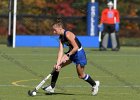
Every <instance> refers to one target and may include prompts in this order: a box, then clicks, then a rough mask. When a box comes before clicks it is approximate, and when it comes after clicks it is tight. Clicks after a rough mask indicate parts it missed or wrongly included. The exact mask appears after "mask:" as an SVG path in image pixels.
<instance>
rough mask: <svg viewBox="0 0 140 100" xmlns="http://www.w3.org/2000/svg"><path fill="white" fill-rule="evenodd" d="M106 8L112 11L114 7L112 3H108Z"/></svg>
mask: <svg viewBox="0 0 140 100" xmlns="http://www.w3.org/2000/svg"><path fill="white" fill-rule="evenodd" d="M107 6H108V8H109V9H112V8H113V6H114V4H113V2H112V1H109V2H108V3H107Z"/></svg>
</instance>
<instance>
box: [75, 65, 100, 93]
mask: <svg viewBox="0 0 140 100" xmlns="http://www.w3.org/2000/svg"><path fill="white" fill-rule="evenodd" d="M76 70H77V74H78V76H79V78H80V79H83V80H85V81H86V82H88V83H89V84H90V85H91V86H92V94H93V95H96V94H97V93H98V87H99V81H94V80H93V79H92V78H91V77H90V75H88V74H85V73H84V66H80V64H78V65H76Z"/></svg>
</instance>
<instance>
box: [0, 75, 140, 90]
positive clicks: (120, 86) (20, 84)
mask: <svg viewBox="0 0 140 100" xmlns="http://www.w3.org/2000/svg"><path fill="white" fill-rule="evenodd" d="M100 77H101V76H100ZM107 77H108V76H107ZM68 78H73V79H74V78H77V77H61V78H60V79H68ZM37 80H40V79H27V80H18V81H14V82H12V83H11V84H12V85H4V84H0V87H4V86H20V87H31V86H30V85H24V84H22V83H23V82H29V81H37ZM59 87H67V88H80V87H90V86H87V85H62V86H61V85H59ZM100 87H104V88H131V87H132V86H127V85H104V84H103V85H102V84H101V86H100ZM133 87H136V88H140V85H133Z"/></svg>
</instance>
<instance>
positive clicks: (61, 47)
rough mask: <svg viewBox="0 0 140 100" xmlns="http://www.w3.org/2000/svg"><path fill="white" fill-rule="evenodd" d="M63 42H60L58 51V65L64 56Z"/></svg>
mask: <svg viewBox="0 0 140 100" xmlns="http://www.w3.org/2000/svg"><path fill="white" fill-rule="evenodd" d="M63 49H64V48H63V43H62V42H61V40H60V42H59V51H58V55H57V64H56V65H59V64H60V63H61V59H62V57H63Z"/></svg>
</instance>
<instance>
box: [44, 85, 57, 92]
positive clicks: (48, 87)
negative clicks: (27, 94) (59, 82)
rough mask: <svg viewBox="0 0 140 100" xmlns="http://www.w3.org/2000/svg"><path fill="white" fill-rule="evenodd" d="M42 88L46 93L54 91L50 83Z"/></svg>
mask: <svg viewBox="0 0 140 100" xmlns="http://www.w3.org/2000/svg"><path fill="white" fill-rule="evenodd" d="M42 89H43V90H44V91H46V92H47V93H54V90H55V88H52V87H51V85H49V86H46V87H42Z"/></svg>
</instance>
